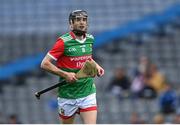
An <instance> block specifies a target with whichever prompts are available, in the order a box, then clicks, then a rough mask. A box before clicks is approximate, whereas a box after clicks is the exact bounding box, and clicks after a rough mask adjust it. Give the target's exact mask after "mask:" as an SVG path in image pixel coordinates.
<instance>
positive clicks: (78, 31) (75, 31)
mask: <svg viewBox="0 0 180 125" xmlns="http://www.w3.org/2000/svg"><path fill="white" fill-rule="evenodd" d="M72 32H73V33H74V34H75V35H76V36H84V35H85V34H86V33H87V29H85V30H80V29H73V30H72Z"/></svg>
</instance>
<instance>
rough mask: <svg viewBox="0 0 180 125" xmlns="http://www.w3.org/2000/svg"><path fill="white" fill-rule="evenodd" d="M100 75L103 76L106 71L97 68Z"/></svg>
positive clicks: (99, 67)
mask: <svg viewBox="0 0 180 125" xmlns="http://www.w3.org/2000/svg"><path fill="white" fill-rule="evenodd" d="M97 70H98V74H97V76H99V77H100V76H103V75H104V69H103V68H102V67H101V66H97Z"/></svg>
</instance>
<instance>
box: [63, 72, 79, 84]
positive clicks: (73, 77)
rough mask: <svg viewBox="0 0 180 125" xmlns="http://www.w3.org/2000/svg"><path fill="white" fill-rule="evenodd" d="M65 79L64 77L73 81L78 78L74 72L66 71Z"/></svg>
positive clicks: (70, 81)
mask: <svg viewBox="0 0 180 125" xmlns="http://www.w3.org/2000/svg"><path fill="white" fill-rule="evenodd" d="M65 79H66V81H67V82H69V83H72V82H75V81H76V80H78V79H77V78H76V74H75V73H73V72H67V73H66V74H65Z"/></svg>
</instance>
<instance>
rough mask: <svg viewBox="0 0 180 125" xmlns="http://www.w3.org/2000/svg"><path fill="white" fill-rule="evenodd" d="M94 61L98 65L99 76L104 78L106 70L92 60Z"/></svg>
mask: <svg viewBox="0 0 180 125" xmlns="http://www.w3.org/2000/svg"><path fill="white" fill-rule="evenodd" d="M92 61H93V62H94V63H95V64H96V68H97V70H98V74H97V75H98V76H103V75H104V69H103V68H102V67H101V66H100V65H99V64H98V63H97V62H96V61H94V60H93V59H92Z"/></svg>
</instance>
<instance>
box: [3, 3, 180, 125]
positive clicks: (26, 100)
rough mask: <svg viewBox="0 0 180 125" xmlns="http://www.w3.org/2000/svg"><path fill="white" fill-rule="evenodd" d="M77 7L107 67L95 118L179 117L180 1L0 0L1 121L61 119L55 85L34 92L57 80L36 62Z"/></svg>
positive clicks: (169, 119) (96, 52)
mask: <svg viewBox="0 0 180 125" xmlns="http://www.w3.org/2000/svg"><path fill="white" fill-rule="evenodd" d="M75 9H84V10H86V11H87V12H88V14H89V33H91V34H93V35H94V36H95V40H96V41H95V44H94V53H93V56H94V59H95V60H96V61H97V62H98V63H99V64H100V65H102V66H103V67H104V69H105V75H104V76H103V77H101V78H96V79H95V82H96V86H97V99H98V109H99V110H98V120H97V123H99V124H106V123H107V124H116V123H118V124H126V123H128V124H135V123H151V124H152V123H157V124H158V123H180V91H179V90H180V42H179V39H180V21H179V20H180V0H111V1H110V0H98V1H97V0H83V1H82V0H70V1H67V0H0V53H1V56H0V123H25V124H35V123H36V124H47V123H49V124H58V123H59V119H58V112H57V101H56V90H53V91H51V92H48V93H46V94H44V95H43V96H42V98H41V100H36V98H35V97H34V92H36V91H38V90H41V89H43V88H46V87H49V86H50V85H52V84H55V83H57V81H58V77H57V76H53V75H51V74H49V73H47V72H45V71H42V69H40V62H41V60H42V58H43V57H44V56H45V54H46V53H47V51H48V50H49V49H50V48H51V47H52V45H53V44H54V42H55V41H56V39H57V38H58V37H59V36H60V35H62V34H64V33H66V32H68V31H69V26H68V16H69V13H70V12H71V11H72V10H75ZM76 123H81V121H80V118H79V116H77V118H76Z"/></svg>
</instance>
